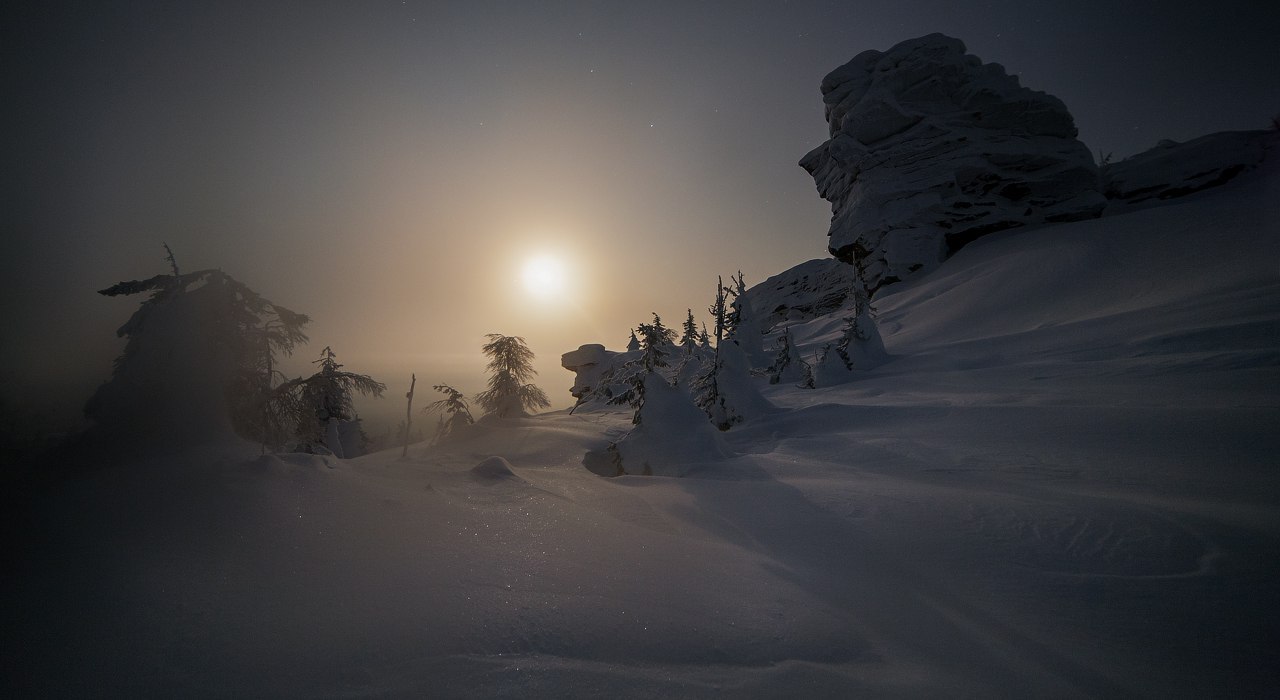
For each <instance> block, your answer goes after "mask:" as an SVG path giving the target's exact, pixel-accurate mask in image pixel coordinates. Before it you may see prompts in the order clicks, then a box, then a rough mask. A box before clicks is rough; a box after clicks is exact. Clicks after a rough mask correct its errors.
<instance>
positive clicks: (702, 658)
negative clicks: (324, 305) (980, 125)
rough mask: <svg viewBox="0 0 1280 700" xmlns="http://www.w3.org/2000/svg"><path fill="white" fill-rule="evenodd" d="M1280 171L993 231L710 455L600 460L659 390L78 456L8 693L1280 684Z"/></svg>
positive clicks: (27, 583) (17, 561) (778, 393)
mask: <svg viewBox="0 0 1280 700" xmlns="http://www.w3.org/2000/svg"><path fill="white" fill-rule="evenodd" d="M1278 190H1280V177H1277V172H1276V168H1275V166H1274V164H1264V166H1263V167H1262V168H1261V169H1259V170H1258V171H1255V172H1253V173H1247V174H1243V175H1240V176H1239V177H1238V178H1237V179H1236V180H1235V181H1233V182H1232V183H1230V184H1228V185H1226V186H1223V187H1218V188H1215V189H1213V190H1207V191H1205V192H1201V193H1198V194H1195V195H1191V196H1188V197H1183V198H1180V199H1177V200H1173V201H1171V202H1169V203H1167V204H1164V205H1161V206H1154V207H1151V208H1147V209H1139V210H1134V211H1129V212H1126V213H1122V214H1117V215H1114V216H1108V217H1106V218H1103V219H1097V220H1091V221H1084V222H1075V223H1069V224H1058V225H1054V226H1045V227H1042V228H1035V229H1032V228H1026V229H1022V230H1020V231H1019V232H1017V233H1016V234H1005V233H1001V234H993V235H990V236H987V237H984V238H983V239H981V240H979V241H976V242H974V243H973V244H971V245H968V246H966V247H965V248H964V249H962V250H960V251H959V252H958V253H957V254H956V255H955V256H953V257H952V258H951V259H949V260H948V261H946V262H945V263H944V264H942V265H941V266H939V267H938V268H937V269H936V270H934V271H933V272H931V273H929V274H922V275H918V276H915V277H913V278H912V279H911V280H909V281H908V282H904V283H900V284H897V285H892V286H889V287H885V288H883V289H882V290H881V292H880V294H879V295H878V296H877V297H876V299H875V300H874V305H875V307H876V308H877V310H878V322H879V328H880V332H881V335H882V337H883V341H884V344H885V346H886V350H887V351H888V353H889V356H890V357H889V359H888V361H887V362H885V363H884V364H882V365H880V366H878V367H875V368H873V369H870V370H865V371H861V372H858V373H857V376H856V377H855V378H854V380H853V381H851V382H848V383H845V384H841V385H838V386H833V387H829V388H822V387H820V388H818V389H816V390H803V389H800V388H797V387H795V386H794V385H792V384H788V383H779V384H777V385H772V386H770V385H769V384H768V383H767V378H766V377H758V378H756V383H755V385H754V389H755V390H757V391H759V392H762V393H763V397H764V399H762V400H767V401H768V404H769V405H770V406H772V408H770V409H769V410H762V411H759V412H757V413H753V414H752V415H751V416H750V420H748V421H747V422H746V423H745V424H742V425H738V426H735V427H734V428H733V429H731V430H729V431H727V432H723V433H719V432H714V433H712V435H713V436H714V438H715V439H716V440H718V441H719V443H718V444H721V445H723V447H724V449H725V452H724V454H725V455H727V456H725V457H723V458H714V455H713V456H712V457H713V458H710V459H706V460H700V461H699V463H698V464H696V465H694V466H692V467H690V468H688V469H684V468H682V469H681V471H682V472H687V473H686V474H685V476H683V477H680V478H674V477H663V476H621V477H617V478H601V477H599V476H596V475H595V474H592V473H591V472H589V471H588V470H587V469H586V468H584V466H583V463H582V460H583V455H584V454H586V453H587V452H589V451H600V450H604V449H605V448H606V447H607V446H608V445H609V444H610V443H613V442H617V441H619V440H624V436H626V435H627V433H628V431H629V430H630V429H631V428H632V426H631V421H630V418H631V411H630V410H629V409H628V408H626V407H615V408H614V409H610V410H605V409H597V410H592V411H583V410H579V411H577V412H575V413H573V414H572V415H570V414H569V413H568V412H566V411H559V412H553V413H548V414H542V415H537V416H532V417H521V418H511V419H504V420H496V421H490V422H487V423H483V424H477V425H475V426H470V427H469V428H468V430H467V431H464V432H462V433H460V434H459V435H457V436H455V437H454V439H452V440H450V441H448V442H446V443H445V444H442V445H437V446H427V445H416V446H412V447H411V448H410V450H409V457H408V459H400V449H399V448H396V449H393V450H389V451H386V452H381V453H376V454H371V455H366V456H363V457H360V458H357V459H353V460H341V459H337V458H335V457H331V456H325V457H321V456H317V455H279V456H275V455H266V456H256V455H253V454H246V453H245V450H246V447H251V446H246V445H244V444H240V443H236V444H228V445H227V446H226V449H225V450H222V451H218V450H216V449H213V448H210V450H207V451H203V452H200V453H194V454H193V453H182V454H174V453H170V454H169V455H168V456H156V457H152V458H150V459H149V461H142V462H134V463H129V464H117V465H114V466H107V467H99V468H96V469H80V470H77V471H74V472H72V473H71V474H70V475H69V476H67V477H66V478H63V479H60V480H56V481H54V482H52V483H50V484H49V485H47V486H46V487H45V488H44V489H43V490H39V491H37V492H35V495H33V496H32V497H31V499H29V500H27V501H24V502H23V504H24V507H23V509H22V510H20V511H15V510H13V509H8V511H7V512H8V517H9V518H10V519H11V521H12V523H13V528H11V529H10V531H12V532H21V533H22V534H23V537H22V539H21V541H20V542H18V543H15V545H14V546H13V547H12V548H11V555H10V557H9V559H10V561H11V564H12V568H11V569H10V570H9V571H8V573H7V574H6V576H5V577H4V579H3V586H4V599H5V601H6V604H5V606H4V619H3V620H2V621H0V622H2V623H3V624H2V625H0V627H2V628H3V630H4V633H3V634H4V649H5V653H4V654H3V655H2V657H3V661H0V663H2V664H3V668H2V669H0V675H2V676H3V678H4V679H5V683H6V685H7V686H8V688H9V692H8V693H6V694H7V695H9V696H11V697H36V696H39V697H50V696H97V697H100V696H117V697H142V696H168V697H320V696H323V697H334V696H344V697H369V696H377V697H452V696H480V697H490V696H520V697H526V696H531V697H544V696H555V697H584V696H590V697H654V696H661V697H690V696H732V697H742V696H751V697H759V696H788V697H859V696H871V697H883V696H894V697H956V696H1004V697H1008V696H1013V697H1063V696H1078V697H1098V696H1128V695H1141V696H1150V697H1212V696H1230V697H1247V696H1254V697H1256V696H1264V695H1269V694H1272V693H1274V692H1275V689H1276V688H1277V687H1280V663H1277V661H1278V659H1277V658H1276V656H1277V649H1280V609H1277V607H1276V605H1275V591H1276V587H1277V584H1280V558H1278V557H1277V556H1276V553H1277V551H1278V550H1277V544H1278V543H1280V510H1277V508H1276V505H1277V503H1280V471H1278V470H1276V469H1275V465H1276V458H1275V455H1276V454H1280V432H1278V431H1276V429H1275V428H1276V426H1277V425H1280V400H1278V398H1277V397H1280V391H1278V390H1280V343H1277V340H1278V339H1280V275H1278V274H1277V273H1278V272H1280V271H1278V270H1277V267H1276V264H1277V262H1276V261H1277V260H1280V236H1278V235H1277V230H1276V229H1277V226H1278V225H1280V191H1278ZM842 314H844V315H847V310H846V309H837V310H835V311H832V312H830V313H827V314H825V315H820V316H817V317H815V318H811V319H808V320H804V321H802V322H799V323H795V324H794V325H791V326H789V328H790V329H791V332H792V334H793V336H794V338H795V340H796V342H797V343H798V344H799V345H800V346H801V348H802V352H803V355H804V356H805V357H806V358H808V357H811V356H812V350H813V348H815V347H817V346H818V344H820V343H824V342H830V341H831V340H833V339H835V338H836V337H838V334H839V332H840V330H841V328H842V324H843V321H842ZM562 379H564V380H565V383H566V384H567V383H568V380H569V377H568V375H567V374H566V375H564V376H563V377H562ZM676 392H679V390H678V389H673V393H672V394H671V396H675V393H676ZM671 396H667V395H665V394H663V395H662V398H671ZM657 397H658V394H657V393H655V398H657ZM663 415H667V416H670V415H672V414H663ZM663 420H667V419H665V418H664V419H661V420H659V419H654V423H653V425H661V424H662V422H663ZM667 429H669V430H675V429H674V428H667ZM651 437H652V436H651ZM652 444H653V445H656V446H658V447H661V441H660V440H657V441H655V442H653V443H652ZM655 449H656V448H655ZM93 457H94V456H93V455H88V456H87V457H84V458H83V459H85V460H88V461H92V460H93ZM659 458H660V456H659V457H653V456H651V461H652V460H653V459H659ZM686 466H688V465H686ZM654 471H655V472H659V471H660V470H659V469H654Z"/></svg>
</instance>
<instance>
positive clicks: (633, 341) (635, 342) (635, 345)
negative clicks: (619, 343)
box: [627, 330, 640, 352]
mask: <svg viewBox="0 0 1280 700" xmlns="http://www.w3.org/2000/svg"><path fill="white" fill-rule="evenodd" d="M639 349H640V339H639V338H637V337H636V332H635V331H634V330H633V331H631V337H630V338H629V339H628V340H627V352H635V351H636V350H639Z"/></svg>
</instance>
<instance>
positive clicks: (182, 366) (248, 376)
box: [84, 245, 310, 448]
mask: <svg viewBox="0 0 1280 700" xmlns="http://www.w3.org/2000/svg"><path fill="white" fill-rule="evenodd" d="M165 252H166V257H165V260H166V261H167V262H168V263H169V266H170V274H161V275H156V276H154V277H151V278H149V279H146V280H132V281H128V282H120V283H117V284H115V285H112V286H111V287H108V288H106V289H103V290H101V291H99V292H98V293H99V294H102V295H104V296H111V297H115V296H130V295H134V294H148V295H149V296H148V297H147V299H146V300H145V301H143V302H142V304H141V305H140V306H139V307H138V309H137V310H136V311H135V312H134V313H133V315H132V316H131V317H130V318H129V320H128V321H127V322H126V323H125V324H124V325H123V326H121V327H120V329H119V330H118V331H117V335H119V336H120V337H123V338H127V342H126V343H125V347H124V351H123V353H122V354H121V355H120V357H118V358H117V359H116V361H115V367H114V370H113V372H112V376H111V379H110V380H109V381H107V382H106V383H105V384H103V385H102V386H101V387H99V389H98V390H97V391H96V392H95V393H94V394H93V396H92V397H91V398H90V399H89V401H88V402H87V403H86V405H85V409H84V411H85V415H86V417H88V418H89V419H90V420H92V421H93V422H94V424H95V426H94V428H92V429H91V430H92V433H93V434H94V435H96V436H98V437H112V438H115V439H125V438H128V439H136V438H138V437H142V436H146V437H147V439H148V440H152V441H155V440H161V441H163V440H168V441H173V442H180V443H190V442H192V441H195V440H206V439H213V438H215V437H216V436H226V435H229V434H237V435H239V436H240V437H242V438H246V439H250V440H254V441H258V442H261V443H262V444H263V445H264V446H270V447H273V448H274V447H276V446H277V443H278V442H280V441H281V440H283V436H284V434H285V433H286V432H287V416H284V415H281V414H280V413H279V412H278V411H277V410H276V407H275V406H274V405H272V403H271V402H270V398H271V397H272V395H273V387H274V385H275V383H276V381H277V379H279V378H280V375H279V372H278V371H277V370H276V362H277V359H278V358H279V357H280V356H281V355H289V354H291V353H292V352H293V349H294V348H295V347H296V346H297V345H298V344H300V343H305V342H306V340H307V336H306V334H305V333H304V332H303V328H304V327H305V326H306V325H307V323H309V322H310V319H309V318H308V317H307V316H306V315H304V314H299V313H295V312H293V311H290V310H289V309H287V308H285V307H283V306H280V305H278V304H275V303H274V302H272V301H270V300H268V299H266V298H264V297H262V296H261V295H259V294H258V293H257V292H254V291H253V290H252V289H250V288H249V287H248V286H246V285H245V284H243V283H241V282H239V281H238V280H236V279H234V278H233V277H231V276H230V275H228V274H227V273H225V272H223V271H221V270H199V271H197V272H188V273H183V272H181V270H180V269H179V268H178V263H177V260H176V259H175V257H174V255H173V251H172V250H171V249H170V248H169V246H167V245H166V246H165Z"/></svg>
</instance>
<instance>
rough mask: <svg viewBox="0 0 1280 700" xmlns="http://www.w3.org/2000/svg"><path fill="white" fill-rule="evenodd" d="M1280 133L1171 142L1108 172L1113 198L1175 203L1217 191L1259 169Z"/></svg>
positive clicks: (1127, 201) (1229, 133) (1231, 133)
mask: <svg viewBox="0 0 1280 700" xmlns="http://www.w3.org/2000/svg"><path fill="white" fill-rule="evenodd" d="M1278 137H1280V132H1276V131H1222V132H1219V133H1216V134H1209V135H1207V136H1201V137H1200V138H1198V139H1192V140H1191V141H1188V142H1186V143H1178V142H1177V141H1170V140H1165V141H1161V142H1160V143H1159V144H1158V145H1157V146H1156V147H1155V148H1152V149H1151V150H1148V151H1143V152H1142V153H1139V154H1137V155H1135V156H1130V157H1129V158H1125V159H1124V160H1122V161H1120V162H1119V163H1112V164H1110V165H1108V166H1107V167H1106V169H1105V174H1104V180H1105V181H1106V194H1107V199H1110V200H1112V201H1113V202H1119V203H1124V204H1137V203H1139V202H1146V201H1150V200H1162V199H1173V198H1175V197H1182V196H1184V195H1188V194H1192V193H1193V192H1199V191H1200V190H1204V189H1208V188H1210V187H1216V186H1218V185H1222V184H1224V183H1226V182H1229V181H1231V180H1232V179H1234V178H1235V177H1236V176H1238V175H1240V174H1241V173H1243V172H1247V171H1249V170H1253V169H1255V168H1257V167H1258V164H1260V163H1261V162H1262V160H1263V158H1265V157H1266V154H1267V150H1268V149H1269V148H1274V147H1275V145H1276V143H1277V141H1278V140H1280V139H1278Z"/></svg>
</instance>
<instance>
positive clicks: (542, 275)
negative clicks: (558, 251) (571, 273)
mask: <svg viewBox="0 0 1280 700" xmlns="http://www.w3.org/2000/svg"><path fill="white" fill-rule="evenodd" d="M521 278H522V279H523V280H524V288H525V291H527V292H529V293H530V294H532V295H534V296H535V297H538V298H539V299H554V298H556V297H559V296H560V295H561V294H563V292H564V289H565V266H564V263H563V262H561V261H560V259H559V258H557V257H555V256H553V255H539V256H537V257H535V258H530V259H529V260H527V261H526V262H525V264H524V270H523V272H522V274H521Z"/></svg>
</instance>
